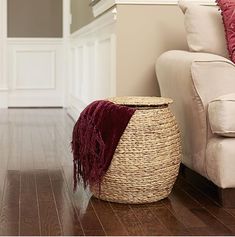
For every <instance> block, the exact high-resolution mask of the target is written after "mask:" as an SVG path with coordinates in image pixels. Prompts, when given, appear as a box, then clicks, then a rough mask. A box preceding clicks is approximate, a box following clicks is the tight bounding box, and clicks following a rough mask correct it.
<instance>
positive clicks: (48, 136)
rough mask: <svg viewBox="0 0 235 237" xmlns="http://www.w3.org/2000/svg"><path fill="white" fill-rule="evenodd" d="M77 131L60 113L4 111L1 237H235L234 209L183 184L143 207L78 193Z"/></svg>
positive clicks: (0, 128) (0, 126)
mask: <svg viewBox="0 0 235 237" xmlns="http://www.w3.org/2000/svg"><path fill="white" fill-rule="evenodd" d="M73 125H74V121H72V120H71V119H70V118H69V117H68V116H67V115H66V111H65V110H63V109H11V110H0V162H1V166H0V235H19V234H20V235H95V236H99V235H110V236H113V235H234V234H235V227H234V226H235V209H228V208H227V209H225V208H221V207H218V206H217V205H216V203H214V202H212V201H211V200H210V199H209V198H208V197H207V196H206V195H204V194H202V193H200V191H198V190H197V189H195V188H194V187H192V186H191V185H190V184H188V183H186V182H185V181H182V180H179V181H177V183H176V185H175V188H174V189H173V191H172V193H171V195H170V196H169V198H167V199H164V200H162V201H159V202H156V203H152V204H144V205H125V204H115V203H109V202H104V201H100V200H98V199H95V198H92V199H91V200H90V194H89V193H86V192H85V191H83V190H82V189H79V190H78V191H77V192H75V193H74V192H73V166H72V165H73V161H72V160H73V159H72V154H71V147H70V141H71V135H72V129H73Z"/></svg>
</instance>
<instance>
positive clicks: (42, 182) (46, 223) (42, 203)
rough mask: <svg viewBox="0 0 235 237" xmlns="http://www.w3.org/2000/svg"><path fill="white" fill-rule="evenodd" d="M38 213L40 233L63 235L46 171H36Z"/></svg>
mask: <svg viewBox="0 0 235 237" xmlns="http://www.w3.org/2000/svg"><path fill="white" fill-rule="evenodd" d="M36 183H37V194H38V202H39V215H40V220H41V221H40V223H41V234H42V235H63V233H62V228H61V224H60V221H59V217H58V213H57V210H56V203H55V201H54V197H53V192H52V188H51V183H50V178H49V175H48V171H44V170H42V171H40V170H38V171H37V172H36Z"/></svg>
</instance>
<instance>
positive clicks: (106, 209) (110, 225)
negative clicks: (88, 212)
mask: <svg viewBox="0 0 235 237" xmlns="http://www.w3.org/2000/svg"><path fill="white" fill-rule="evenodd" d="M91 203H92V205H93V208H94V209H95V212H96V213H97V215H98V216H99V219H100V221H101V223H102V226H103V227H104V230H105V233H106V234H107V235H115V236H123V235H128V232H127V230H126V228H125V227H124V225H123V223H121V222H120V220H119V219H118V217H117V215H116V214H115V212H114V211H113V209H112V208H111V206H110V204H109V203H108V202H104V201H101V200H98V199H96V198H92V199H91Z"/></svg>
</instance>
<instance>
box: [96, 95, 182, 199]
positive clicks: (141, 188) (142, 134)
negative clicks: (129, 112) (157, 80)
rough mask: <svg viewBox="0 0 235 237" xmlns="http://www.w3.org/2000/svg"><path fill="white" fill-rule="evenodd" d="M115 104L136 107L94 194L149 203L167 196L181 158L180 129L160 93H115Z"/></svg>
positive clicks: (99, 196) (167, 102)
mask: <svg viewBox="0 0 235 237" xmlns="http://www.w3.org/2000/svg"><path fill="white" fill-rule="evenodd" d="M108 100H109V101H112V102H114V103H116V104H121V105H126V106H131V107H135V108H136V109H137V110H136V112H135V113H134V115H133V116H132V118H131V120H130V122H129V124H128V126H127V127H126V130H125V132H124V133H123V135H122V137H121V139H120V141H119V144H118V146H117V148H116V151H115V154H114V157H113V160H112V163H111V165H110V167H109V170H108V171H107V173H106V175H105V176H104V178H103V181H102V183H101V190H100V192H99V190H98V188H93V189H92V192H93V194H94V196H95V197H97V198H100V199H102V200H106V201H112V202H119V203H148V202H155V201H158V200H161V199H163V198H166V197H167V196H168V195H169V194H170V192H171V190H172V187H173V185H174V183H175V180H176V178H177V175H178V172H179V165H180V161H181V144H180V133H179V128H178V126H177V123H176V120H175V117H174V116H173V114H172V113H171V111H170V109H169V107H168V105H169V104H170V103H172V102H173V101H172V100H171V99H168V98H162V97H115V98H109V99H108Z"/></svg>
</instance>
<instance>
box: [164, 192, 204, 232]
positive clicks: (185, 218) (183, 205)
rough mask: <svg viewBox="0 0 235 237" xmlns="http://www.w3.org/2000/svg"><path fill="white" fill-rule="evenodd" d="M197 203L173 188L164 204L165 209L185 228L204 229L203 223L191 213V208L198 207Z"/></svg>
mask: <svg viewBox="0 0 235 237" xmlns="http://www.w3.org/2000/svg"><path fill="white" fill-rule="evenodd" d="M198 206H199V205H198V203H197V202H195V201H194V200H192V199H191V198H190V196H188V195H186V194H185V193H184V192H182V191H181V190H179V189H177V188H175V189H174V192H172V193H171V194H170V196H169V198H168V202H166V207H167V208H168V209H169V210H170V211H171V213H173V214H174V216H175V217H176V218H177V219H178V220H179V221H180V222H182V223H184V225H185V227H186V228H193V227H206V226H205V223H204V222H203V221H201V220H200V219H199V218H198V217H197V216H195V215H194V214H193V213H192V212H191V208H194V207H198Z"/></svg>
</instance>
